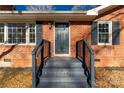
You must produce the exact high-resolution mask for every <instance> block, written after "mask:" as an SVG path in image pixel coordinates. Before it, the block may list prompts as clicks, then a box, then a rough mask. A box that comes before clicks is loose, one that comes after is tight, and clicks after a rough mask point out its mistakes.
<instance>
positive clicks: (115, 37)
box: [112, 21, 120, 45]
mask: <svg viewBox="0 0 124 93" xmlns="http://www.w3.org/2000/svg"><path fill="white" fill-rule="evenodd" d="M112 30H113V32H112V44H113V45H119V44H120V22H118V21H113V22H112Z"/></svg>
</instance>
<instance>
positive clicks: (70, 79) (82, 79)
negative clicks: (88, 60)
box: [40, 77, 86, 83]
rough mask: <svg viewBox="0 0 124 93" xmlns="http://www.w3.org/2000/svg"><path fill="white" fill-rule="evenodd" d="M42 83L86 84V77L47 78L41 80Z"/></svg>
mask: <svg viewBox="0 0 124 93" xmlns="http://www.w3.org/2000/svg"><path fill="white" fill-rule="evenodd" d="M40 82H73V83H78V82H86V80H85V77H56V78H55V77H46V78H40Z"/></svg>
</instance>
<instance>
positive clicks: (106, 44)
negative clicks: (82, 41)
mask: <svg viewBox="0 0 124 93" xmlns="http://www.w3.org/2000/svg"><path fill="white" fill-rule="evenodd" d="M98 45H99V46H112V44H111V43H98Z"/></svg>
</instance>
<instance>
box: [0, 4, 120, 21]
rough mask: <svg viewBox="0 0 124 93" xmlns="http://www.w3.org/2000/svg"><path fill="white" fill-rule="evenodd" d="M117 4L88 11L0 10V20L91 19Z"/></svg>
mask: <svg viewBox="0 0 124 93" xmlns="http://www.w3.org/2000/svg"><path fill="white" fill-rule="evenodd" d="M117 6H118V5H104V6H99V7H97V8H94V9H91V10H89V11H0V21H13V20H35V21H36V20H41V21H52V20H54V21H56V20H57V21H59V20H62V21H92V20H93V19H95V18H96V16H98V15H99V14H101V13H104V12H106V11H109V10H110V9H113V8H115V7H117Z"/></svg>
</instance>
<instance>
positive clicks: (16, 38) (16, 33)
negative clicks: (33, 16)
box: [8, 23, 26, 43]
mask: <svg viewBox="0 0 124 93" xmlns="http://www.w3.org/2000/svg"><path fill="white" fill-rule="evenodd" d="M8 42H9V43H26V25H25V24H24V23H10V24H8Z"/></svg>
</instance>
